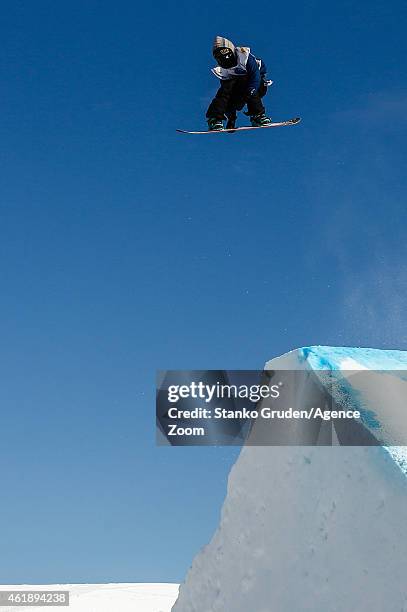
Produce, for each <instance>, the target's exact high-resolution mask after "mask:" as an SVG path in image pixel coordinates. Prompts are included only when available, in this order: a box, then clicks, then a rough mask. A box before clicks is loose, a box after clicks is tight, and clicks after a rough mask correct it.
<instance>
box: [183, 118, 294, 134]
mask: <svg viewBox="0 0 407 612" xmlns="http://www.w3.org/2000/svg"><path fill="white" fill-rule="evenodd" d="M300 121H301V117H295V118H294V119H288V121H278V122H276V123H271V124H270V125H264V126H261V127H253V126H251V125H247V126H245V125H243V126H242V127H237V128H233V129H230V130H204V131H195V132H194V131H190V130H177V132H180V133H181V134H225V133H226V134H228V133H229V134H230V133H232V132H247V131H248V130H268V129H270V128H275V127H283V126H285V125H297V123H299V122H300Z"/></svg>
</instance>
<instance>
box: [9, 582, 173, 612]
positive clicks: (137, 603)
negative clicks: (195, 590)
mask: <svg viewBox="0 0 407 612" xmlns="http://www.w3.org/2000/svg"><path fill="white" fill-rule="evenodd" d="M0 590H2V591H11V590H15V591H23V590H25V591H30V590H31V591H41V590H44V591H53V590H55V591H69V593H70V602H69V607H65V606H64V607H61V606H58V607H57V608H56V607H50V606H35V607H32V606H31V607H27V606H18V607H9V606H7V607H1V610H2V612H16V610H26V611H29V610H30V611H32V610H37V611H38V612H49V610H61V612H63V610H69V612H170V610H171V606H172V605H173V603H174V601H175V599H176V597H177V593H178V585H177V584H143V583H139V584H137V583H135V584H133V583H122V584H52V585H51V584H47V585H1V586H0Z"/></svg>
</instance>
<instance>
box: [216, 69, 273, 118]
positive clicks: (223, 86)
mask: <svg viewBox="0 0 407 612" xmlns="http://www.w3.org/2000/svg"><path fill="white" fill-rule="evenodd" d="M266 93H267V85H265V84H264V82H263V81H262V82H261V84H260V87H259V89H258V91H257V93H255V94H254V95H252V96H250V97H248V95H247V78H246V77H236V78H235V79H228V80H227V81H221V83H220V87H219V89H218V91H217V93H216V96H215V97H214V99H213V100H212V102H211V103H210V105H209V108H208V110H207V113H206V116H207V118H208V119H221V120H222V119H224V118H225V115H226V117H235V116H236V111H240V110H242V108H243V107H244V105H245V104H247V112H248V114H249V115H260V114H262V113H264V112H265V108H264V106H263V102H262V101H261V98H263V96H265V95H266Z"/></svg>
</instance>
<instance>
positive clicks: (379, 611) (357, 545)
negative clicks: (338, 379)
mask: <svg viewBox="0 0 407 612" xmlns="http://www.w3.org/2000/svg"><path fill="white" fill-rule="evenodd" d="M296 368H298V369H309V370H312V371H314V372H315V373H316V375H317V371H318V370H323V369H332V370H342V369H343V370H355V369H357V370H362V369H369V370H388V371H390V370H392V371H395V372H396V373H395V374H394V375H395V376H396V377H397V378H398V380H397V381H396V383H397V384H396V385H395V386H392V389H393V390H394V389H395V390H397V393H399V394H400V396H398V397H393V398H392V403H391V404H390V408H389V405H388V406H387V411H388V410H390V411H391V412H392V408H391V407H392V406H395V412H394V414H393V413H391V414H390V413H388V412H386V410H385V409H383V406H381V405H380V401H377V397H369V392H368V390H367V389H365V390H363V389H355V397H354V399H355V403H357V404H359V405H362V404H363V407H364V408H365V409H366V410H370V409H371V408H372V404H374V406H373V408H372V410H373V409H374V412H375V414H376V415H378V418H379V421H380V428H381V431H383V432H385V435H387V434H386V431H387V430H386V427H387V421H388V422H390V424H391V427H393V425H394V422H397V423H398V424H399V426H400V427H404V426H405V423H404V421H403V418H402V417H403V406H404V403H403V401H402V400H403V397H401V395H403V394H405V389H404V384H403V382H404V380H405V378H406V377H405V374H406V370H407V353H405V352H400V351H380V350H374V349H353V348H332V347H310V348H307V349H299V350H297V351H293V352H292V353H289V354H287V355H284V356H282V357H281V358H278V359H274V360H272V361H271V362H268V363H267V365H266V369H274V370H278V369H296ZM403 370H404V372H403ZM397 371H399V373H398V374H397ZM388 375H391V374H390V373H388ZM384 376H386V373H384ZM350 388H352V386H351V385H350ZM397 393H396V395H397ZM404 397H405V395H404ZM395 415H396V416H395ZM405 465H406V464H405V448H403V447H394V446H392V447H386V446H384V445H383V446H374V447H350V446H332V447H329V446H315V447H310V446H302V447H300V446H296V447H288V446H286V447H284V446H279V447H266V446H245V447H244V448H243V449H242V452H241V454H240V456H239V458H238V460H237V462H236V464H235V465H234V466H233V468H232V471H231V473H230V476H229V482H228V490H227V496H226V500H225V503H224V505H223V508H222V512H221V517H220V524H219V527H218V529H217V531H216V533H215V534H214V536H213V538H212V541H211V542H210V543H209V544H208V545H207V546H206V547H205V548H203V550H202V551H201V552H200V553H199V554H198V555H197V556H196V558H195V559H194V561H193V564H192V567H191V569H190V571H189V573H188V575H187V577H186V580H185V583H184V584H182V585H181V587H180V594H179V597H178V600H177V602H176V603H175V605H174V607H173V609H172V610H173V612H226V611H227V612H228V611H232V610H233V612H248V611H250V612H294V611H295V612H303V611H308V610H312V611H313V612H349V611H350V610H355V611H357V612H384V611H387V610H389V611H390V610H392V611H393V610H394V611H395V612H396V611H397V612H407V581H406V580H405V555H406V551H407V526H406V525H407V523H406V516H407V482H406V469H405Z"/></svg>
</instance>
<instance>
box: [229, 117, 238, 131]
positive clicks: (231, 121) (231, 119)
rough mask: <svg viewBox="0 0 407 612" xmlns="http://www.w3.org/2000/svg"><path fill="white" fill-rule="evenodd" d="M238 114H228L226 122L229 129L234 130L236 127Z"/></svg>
mask: <svg viewBox="0 0 407 612" xmlns="http://www.w3.org/2000/svg"><path fill="white" fill-rule="evenodd" d="M236 121H237V115H228V120H227V123H226V129H227V130H234V129H235V127H236Z"/></svg>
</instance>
